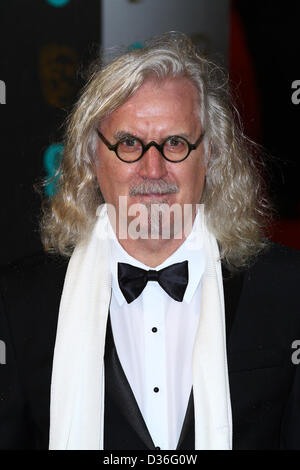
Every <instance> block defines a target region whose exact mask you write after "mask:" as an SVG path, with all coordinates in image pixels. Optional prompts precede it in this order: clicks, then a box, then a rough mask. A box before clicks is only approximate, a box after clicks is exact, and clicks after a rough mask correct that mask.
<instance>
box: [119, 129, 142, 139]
mask: <svg viewBox="0 0 300 470" xmlns="http://www.w3.org/2000/svg"><path fill="white" fill-rule="evenodd" d="M113 137H114V139H115V140H120V139H123V138H124V137H136V138H138V137H137V135H135V134H133V133H132V132H128V131H123V130H120V131H118V132H116V133H115V134H114V135H113Z"/></svg>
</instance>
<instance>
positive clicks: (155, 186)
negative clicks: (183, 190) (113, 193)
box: [129, 180, 179, 196]
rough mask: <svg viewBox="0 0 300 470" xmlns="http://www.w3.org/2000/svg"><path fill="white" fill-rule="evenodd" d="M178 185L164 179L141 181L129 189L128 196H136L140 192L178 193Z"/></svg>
mask: <svg viewBox="0 0 300 470" xmlns="http://www.w3.org/2000/svg"><path fill="white" fill-rule="evenodd" d="M178 191H179V187H178V186H177V184H170V183H166V182H165V181H162V180H161V181H149V180H148V181H143V182H142V183H139V184H137V185H134V186H132V187H131V188H130V190H129V195H130V196H137V195H141V194H151V193H156V194H170V193H178Z"/></svg>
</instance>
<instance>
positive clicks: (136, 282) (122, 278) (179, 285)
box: [118, 261, 189, 304]
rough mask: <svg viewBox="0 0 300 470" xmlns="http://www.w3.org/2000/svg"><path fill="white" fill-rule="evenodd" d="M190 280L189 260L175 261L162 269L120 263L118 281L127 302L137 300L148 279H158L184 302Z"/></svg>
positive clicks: (177, 298) (171, 293) (173, 296)
mask: <svg viewBox="0 0 300 470" xmlns="http://www.w3.org/2000/svg"><path fill="white" fill-rule="evenodd" d="M188 280H189V270H188V262H187V261H183V262H182V263H175V264H172V265H171V266H168V267H167V268H163V269H161V270H160V271H155V270H153V269H150V270H149V271H145V270H144V269H141V268H137V267H136V266H131V264H127V263H118V281H119V286H120V289H121V291H122V292H123V295H124V297H125V299H126V300H127V303H129V304H130V303H131V302H132V301H133V300H135V299H136V298H137V297H138V296H139V295H140V294H141V293H142V291H143V290H144V288H145V287H146V284H147V282H148V281H157V282H158V283H159V284H160V286H161V287H162V288H163V289H164V290H165V291H166V292H167V294H169V295H170V297H172V298H173V299H174V300H177V301H178V302H182V299H183V296H184V293H185V290H186V287H187V285H188Z"/></svg>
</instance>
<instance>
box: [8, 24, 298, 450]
mask: <svg viewBox="0 0 300 470" xmlns="http://www.w3.org/2000/svg"><path fill="white" fill-rule="evenodd" d="M103 203H105V204H103ZM268 212H269V206H268V203H267V200H266V199H265V198H264V196H263V191H262V183H261V177H260V173H259V171H258V170H257V169H256V165H255V162H254V157H253V156H252V155H251V153H250V148H249V145H247V140H246V138H245V137H244V136H243V134H242V132H241V130H240V129H239V126H238V124H237V122H236V120H235V119H234V114H233V111H232V107H231V106H230V100H229V97H228V90H227V84H226V81H225V80H224V77H223V76H222V74H220V72H219V70H218V69H217V68H216V67H215V66H214V65H213V64H212V63H210V62H209V61H207V60H206V59H205V58H204V57H202V56H201V55H200V54H199V53H198V52H197V51H196V49H195V48H194V47H193V45H192V44H191V43H190V41H189V40H188V39H187V38H186V37H185V36H184V35H181V34H176V33H170V34H166V35H163V36H162V37H160V38H157V39H154V40H152V41H149V42H148V43H147V44H146V47H145V48H144V49H142V50H136V51H130V52H127V53H125V54H124V55H122V56H121V57H119V58H117V59H115V60H114V61H113V62H112V63H110V64H108V65H107V66H105V67H103V68H101V67H98V68H96V69H95V71H94V72H93V75H92V76H91V78H90V80H89V82H88V84H87V86H86V88H85V90H84V92H83V94H82V96H81V97H80V99H79V101H78V103H77V104H76V106H75V108H74V111H73V113H72V115H71V117H70V120H69V122H68V128H67V132H66V144H65V151H64V157H63V160H62V165H61V171H60V180H59V188H58V191H57V194H56V195H55V196H54V197H53V199H52V200H51V203H50V206H49V207H48V208H46V209H45V214H44V217H43V221H42V233H43V242H44V246H45V249H46V251H48V252H54V253H56V255H55V256H54V255H53V254H52V255H47V256H44V255H38V256H36V257H30V258H29V259H25V260H23V261H22V262H19V263H17V264H15V265H13V266H11V267H9V268H6V269H5V270H4V272H3V275H2V278H1V292H2V298H1V299H2V300H1V310H0V311H1V336H2V338H1V339H2V340H3V341H4V342H5V344H6V346H7V357H6V364H4V365H2V366H1V374H2V378H1V393H2V395H1V398H2V400H1V403H0V404H1V408H0V413H1V414H0V418H1V419H0V443H1V447H2V448H35V449H39V448H50V449H136V450H147V449H148V450H153V449H155V448H158V449H159V448H161V449H232V448H233V449H279V448H300V437H299V436H300V433H299V423H300V409H299V398H300V384H299V378H300V375H299V368H297V365H296V363H297V362H298V361H297V360H296V359H297V354H294V355H293V353H295V352H296V351H295V350H294V349H293V347H294V346H293V345H295V344H297V343H295V340H297V339H298V338H300V317H299V308H298V296H297V289H298V285H299V261H300V259H299V253H295V252H293V251H292V250H289V249H286V248H284V247H279V246H275V245H272V244H268V243H267V242H266V240H265V239H264V236H263V234H264V227H265V221H266V219H267V216H268ZM58 254H59V255H64V257H61V256H58ZM66 257H67V258H66ZM68 257H70V259H69V258H68ZM293 358H294V359H293Z"/></svg>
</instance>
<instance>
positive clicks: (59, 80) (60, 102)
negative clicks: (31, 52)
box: [39, 44, 78, 108]
mask: <svg viewBox="0 0 300 470" xmlns="http://www.w3.org/2000/svg"><path fill="white" fill-rule="evenodd" d="M77 69H78V56H77V53H76V51H75V50H74V49H71V48H70V47H68V46H61V45H57V44H48V45H46V46H44V47H43V48H42V49H41V51H40V58H39V74H40V80H41V88H42V92H43V95H44V98H45V100H46V102H47V103H48V104H49V105H50V106H54V107H57V108H63V107H64V106H68V105H70V104H71V103H72V101H73V99H74V96H75V94H76V91H77V84H76V71H77Z"/></svg>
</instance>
